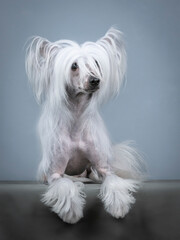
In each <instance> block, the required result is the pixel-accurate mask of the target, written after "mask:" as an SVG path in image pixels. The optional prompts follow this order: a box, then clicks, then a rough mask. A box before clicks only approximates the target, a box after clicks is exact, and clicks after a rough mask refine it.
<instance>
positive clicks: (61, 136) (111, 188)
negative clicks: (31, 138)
mask: <svg viewBox="0 0 180 240" xmlns="http://www.w3.org/2000/svg"><path fill="white" fill-rule="evenodd" d="M95 60H96V61H97V62H98V65H97V64H96V62H95ZM76 61H78V65H79V69H80V76H79V77H80V79H79V80H80V82H81V85H80V86H81V87H82V86H83V82H84V80H85V78H86V77H87V76H89V75H90V74H91V71H93V74H94V75H95V76H96V77H98V78H99V79H100V81H101V85H100V89H99V90H98V91H97V92H95V93H93V95H92V98H91V101H90V102H89V104H88V105H87V108H86V109H85V111H84V112H83V113H82V115H81V117H80V119H79V124H81V130H80V132H79V136H80V139H79V141H80V143H81V137H84V134H86V135H87V136H89V139H90V140H89V143H87V145H88V144H91V143H93V145H95V146H96V149H98V152H99V153H101V158H102V159H101V161H102V162H103V158H104V163H105V165H106V168H105V170H103V167H102V168H99V169H95V168H94V169H92V170H93V171H92V174H93V172H94V177H92V179H93V178H94V179H96V180H97V181H98V180H100V181H103V184H102V188H101V190H100V197H101V199H102V201H103V202H104V205H105V209H106V210H107V211H108V212H109V213H111V214H112V215H113V216H115V217H117V218H118V217H123V216H124V215H125V214H126V213H127V212H128V210H129V208H130V204H131V203H133V202H134V198H133V196H132V194H131V192H134V191H135V189H136V188H137V182H134V181H130V180H129V179H122V178H120V177H118V176H115V175H114V173H115V174H116V175H120V176H122V177H125V178H128V177H132V178H134V179H136V178H139V176H140V174H141V172H140V171H139V166H140V164H139V163H140V162H141V161H138V159H141V157H140V155H139V154H138V153H137V151H136V150H135V149H134V148H132V147H130V146H129V144H126V143H125V144H121V145H119V146H116V147H115V148H113V146H112V145H111V142H110V140H109V137H108V134H107V132H106V128H105V126H104V123H103V121H102V118H101V116H100V114H99V112H98V109H99V106H100V105H101V104H102V103H103V102H105V101H107V100H108V99H109V98H110V97H112V96H114V95H116V94H117V93H118V91H119V88H120V86H121V84H122V82H123V78H124V75H125V72H126V52H125V49H124V44H123V38H122V33H121V32H120V31H118V30H117V29H114V28H111V29H109V31H108V32H107V33H106V35H105V36H104V37H103V38H101V39H99V40H98V41H97V42H95V43H94V42H85V43H84V44H82V45H79V44H77V43H75V42H73V41H69V40H60V41H57V42H54V43H52V42H49V41H48V40H47V39H44V38H41V37H34V38H33V39H32V42H31V44H30V45H29V47H28V49H27V55H26V71H27V75H28V77H29V80H30V82H31V84H32V86H33V89H34V93H35V96H36V99H37V101H38V102H39V103H41V104H42V115H41V118H40V121H39V127H38V128H39V135H40V140H41V145H42V160H41V163H40V165H39V171H38V175H39V178H40V179H44V177H45V178H46V179H47V180H48V182H49V188H48V190H47V192H46V193H45V194H44V198H43V201H44V202H45V203H46V204H47V205H48V206H51V207H52V210H53V211H54V212H56V213H57V214H58V215H59V216H60V218H62V219H63V221H65V222H68V223H75V222H77V221H78V220H79V219H80V218H82V216H83V205H84V194H82V188H81V187H78V186H79V185H77V183H73V182H72V181H71V180H70V179H68V178H66V177H64V178H62V177H60V178H58V179H56V178H55V179H54V180H53V179H52V181H51V180H50V178H51V176H49V175H51V174H50V173H51V172H53V173H54V174H56V173H55V172H54V168H57V169H59V164H60V163H59V162H58V161H57V160H56V158H57V157H56V156H66V154H67V153H66V151H67V149H66V148H65V147H64V146H67V148H68V146H69V145H70V139H69V136H67V135H66V131H70V129H72V126H73V124H74V122H75V119H74V115H73V112H72V111H71V110H70V108H69V107H68V106H69V104H70V103H69V102H68V96H67V92H66V85H70V84H72V83H71V77H70V69H71V65H72V63H73V62H76ZM87 66H88V67H87ZM82 144H83V143H82ZM85 147H86V146H85ZM92 151H93V149H92ZM95 151H96V150H95ZM138 162H139V163H138ZM52 166H55V167H53V169H52ZM103 171H104V172H103ZM99 172H101V174H100V175H99ZM63 173H64V171H62V173H61V174H63ZM58 174H59V173H58ZM61 174H60V175H61ZM48 176H49V177H48ZM56 176H57V175H56ZM80 186H82V184H81V185H80Z"/></svg>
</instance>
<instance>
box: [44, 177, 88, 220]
mask: <svg viewBox="0 0 180 240" xmlns="http://www.w3.org/2000/svg"><path fill="white" fill-rule="evenodd" d="M83 186H84V185H83V183H80V182H76V183H73V182H72V181H71V180H70V179H67V178H59V179H57V180H55V181H53V182H52V183H51V184H50V185H49V187H48V190H47V192H46V193H45V194H44V195H43V199H42V202H44V203H45V204H46V205H47V206H50V207H51V208H52V211H53V212H55V213H57V214H58V216H59V217H60V218H61V219H62V220H63V221H64V222H66V223H71V224H73V223H76V222H78V221H79V220H80V219H81V218H82V217H83V206H84V204H85V194H84V193H83V192H82V188H83Z"/></svg>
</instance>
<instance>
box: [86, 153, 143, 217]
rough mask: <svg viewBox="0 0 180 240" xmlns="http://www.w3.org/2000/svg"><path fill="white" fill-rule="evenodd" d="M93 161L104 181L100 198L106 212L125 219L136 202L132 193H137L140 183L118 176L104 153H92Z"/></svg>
mask: <svg viewBox="0 0 180 240" xmlns="http://www.w3.org/2000/svg"><path fill="white" fill-rule="evenodd" d="M102 156H104V157H103V158H102ZM91 160H92V162H93V165H94V168H95V169H96V170H97V172H98V174H99V175H100V176H101V179H102V185H101V188H100V194H99V197H100V199H101V200H102V202H103V203H104V207H105V209H106V211H107V212H108V213H110V214H111V215H112V216H113V217H116V218H123V217H124V216H125V215H126V214H127V213H128V212H129V209H130V207H131V204H133V203H134V202H135V198H134V197H133V195H132V193H133V192H135V191H136V189H137V187H138V182H136V181H134V180H130V179H123V178H120V177H118V176H116V175H115V174H114V173H113V172H112V170H111V169H110V166H109V164H108V161H107V159H106V158H105V155H104V154H102V153H101V154H100V153H98V152H97V151H95V150H94V151H91Z"/></svg>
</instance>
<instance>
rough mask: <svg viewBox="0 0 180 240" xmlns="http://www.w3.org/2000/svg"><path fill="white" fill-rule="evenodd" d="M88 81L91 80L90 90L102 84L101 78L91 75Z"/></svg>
mask: <svg viewBox="0 0 180 240" xmlns="http://www.w3.org/2000/svg"><path fill="white" fill-rule="evenodd" d="M88 81H89V88H90V90H92V91H93V90H94V91H95V90H97V89H98V88H99V84H100V79H99V78H96V77H94V76H90V77H89V80H88Z"/></svg>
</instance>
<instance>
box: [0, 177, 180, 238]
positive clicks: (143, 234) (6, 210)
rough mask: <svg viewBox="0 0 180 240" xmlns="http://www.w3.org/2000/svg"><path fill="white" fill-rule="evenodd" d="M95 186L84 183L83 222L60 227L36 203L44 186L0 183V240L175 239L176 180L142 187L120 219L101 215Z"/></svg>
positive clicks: (178, 215)
mask: <svg viewBox="0 0 180 240" xmlns="http://www.w3.org/2000/svg"><path fill="white" fill-rule="evenodd" d="M99 187H100V185H98V184H86V186H85V192H86V194H87V198H86V206H85V209H84V218H83V219H82V220H81V221H80V222H79V223H77V224H75V225H69V224H66V223H64V222H62V221H61V220H60V219H59V218H58V217H57V215H56V214H54V213H52V212H51V211H50V210H49V209H48V208H47V207H46V206H44V205H43V204H42V203H41V201H40V198H41V195H42V194H43V193H44V191H45V189H46V188H47V186H46V185H42V184H37V183H27V182H26V183H23V182H1V183H0V240H7V239H8V240H9V239H11V240H12V239H13V240H14V239H18V240H21V239H22V240H26V239H27V240H34V239H35V240H36V239H37V240H39V239H43V240H46V239H51V240H56V239H61V240H66V239H73V240H76V239H93V240H94V239H98V240H100V239H104V240H106V239H108V240H109V239H127V240H128V239H133V240H134V239H138V240H139V239H143V240H146V239H148V240H156V239H157V240H161V239H163V240H166V239H168V240H176V239H177V240H179V239H180V230H179V229H180V227H179V226H180V181H153V182H145V183H144V184H143V186H142V188H141V189H140V190H139V192H138V193H137V194H136V199H137V200H136V203H135V204H134V206H133V207H132V209H131V211H130V212H129V214H128V215H127V216H126V217H125V218H124V219H119V220H117V219H114V218H112V217H111V216H110V215H109V214H107V213H106V212H105V211H104V209H103V205H102V203H101V201H100V200H99V199H98V198H97V195H98V192H99Z"/></svg>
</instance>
